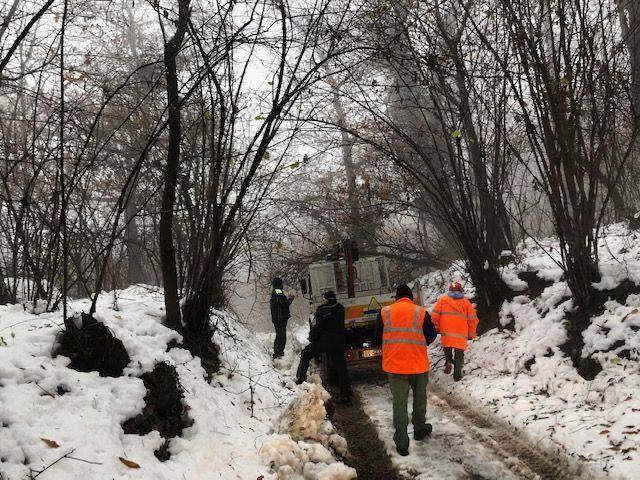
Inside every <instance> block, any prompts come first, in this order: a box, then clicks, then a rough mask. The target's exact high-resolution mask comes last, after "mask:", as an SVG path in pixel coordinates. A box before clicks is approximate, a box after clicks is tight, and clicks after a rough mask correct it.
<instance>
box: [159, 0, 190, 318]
mask: <svg viewBox="0 0 640 480" xmlns="http://www.w3.org/2000/svg"><path fill="white" fill-rule="evenodd" d="M178 6H179V13H178V26H177V28H176V33H175V35H174V36H173V38H172V39H171V40H169V41H168V42H166V43H165V45H164V66H165V70H166V71H165V77H166V81H167V87H166V90H167V104H168V111H169V145H168V147H167V164H166V166H165V171H164V181H163V187H164V189H163V191H162V204H161V211H160V228H159V232H158V235H159V243H160V263H161V267H162V280H163V284H164V304H165V309H166V314H167V317H166V325H167V326H168V327H170V328H173V329H174V330H182V318H181V315H180V295H179V293H178V269H177V266H176V249H175V246H174V244H173V216H174V215H173V210H174V207H175V200H176V187H177V185H178V177H179V175H180V142H181V141H182V125H181V119H180V113H181V106H180V95H179V87H178V71H177V70H178V69H177V65H176V57H177V55H178V53H179V52H180V48H181V46H182V41H183V39H184V35H185V33H186V31H187V26H188V17H189V0H178Z"/></svg>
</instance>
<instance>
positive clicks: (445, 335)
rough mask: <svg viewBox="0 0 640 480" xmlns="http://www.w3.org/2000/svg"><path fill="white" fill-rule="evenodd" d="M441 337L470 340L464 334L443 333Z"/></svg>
mask: <svg viewBox="0 0 640 480" xmlns="http://www.w3.org/2000/svg"><path fill="white" fill-rule="evenodd" d="M440 335H442V336H443V337H452V338H464V339H465V340H468V338H469V337H467V336H466V335H463V334H462V333H441V334H440Z"/></svg>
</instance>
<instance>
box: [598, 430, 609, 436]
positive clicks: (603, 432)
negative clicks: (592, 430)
mask: <svg viewBox="0 0 640 480" xmlns="http://www.w3.org/2000/svg"><path fill="white" fill-rule="evenodd" d="M607 433H609V430H602V431H601V432H600V435H606V434H607Z"/></svg>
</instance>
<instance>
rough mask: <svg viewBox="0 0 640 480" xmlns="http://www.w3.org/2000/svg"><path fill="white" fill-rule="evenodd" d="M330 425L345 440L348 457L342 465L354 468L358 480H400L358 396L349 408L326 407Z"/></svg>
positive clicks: (333, 405) (335, 405)
mask: <svg viewBox="0 0 640 480" xmlns="http://www.w3.org/2000/svg"><path fill="white" fill-rule="evenodd" d="M327 410H328V411H329V418H330V420H331V423H333V425H334V427H335V428H336V430H337V431H338V433H339V434H340V435H342V436H343V437H344V438H345V439H346V440H347V445H348V448H349V455H348V456H347V458H346V459H345V461H346V463H347V464H348V465H349V466H350V467H353V468H355V469H356V471H357V472H358V480H402V479H403V478H404V477H403V476H401V475H399V474H398V473H397V472H396V469H395V467H394V466H393V463H392V462H391V458H390V457H389V454H388V453H387V451H386V449H385V446H384V443H382V441H381V440H380V438H379V437H378V431H377V429H376V427H375V425H373V423H372V422H371V419H370V418H369V417H368V416H367V414H366V413H365V412H364V408H363V405H362V400H361V398H360V394H359V393H355V394H354V396H353V402H352V404H351V405H349V406H347V405H339V404H335V403H331V406H328V408H327Z"/></svg>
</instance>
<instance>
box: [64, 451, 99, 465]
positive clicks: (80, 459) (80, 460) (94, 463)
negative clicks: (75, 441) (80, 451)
mask: <svg viewBox="0 0 640 480" xmlns="http://www.w3.org/2000/svg"><path fill="white" fill-rule="evenodd" d="M69 453H71V452H69ZM67 458H68V459H69V460H77V461H78V462H84V463H89V464H91V465H102V462H92V461H91V460H85V459H84V458H78V457H72V456H71V455H68V454H67Z"/></svg>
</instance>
